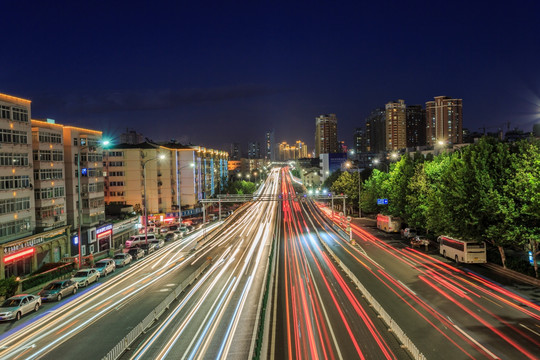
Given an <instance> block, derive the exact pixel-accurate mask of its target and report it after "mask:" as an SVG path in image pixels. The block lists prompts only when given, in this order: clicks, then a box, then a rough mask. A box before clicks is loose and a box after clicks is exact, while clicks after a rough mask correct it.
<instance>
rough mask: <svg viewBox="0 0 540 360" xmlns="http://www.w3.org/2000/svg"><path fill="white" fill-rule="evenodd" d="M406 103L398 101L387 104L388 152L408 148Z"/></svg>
mask: <svg viewBox="0 0 540 360" xmlns="http://www.w3.org/2000/svg"><path fill="white" fill-rule="evenodd" d="M405 109H406V105H405V101H403V100H398V101H394V102H389V103H388V104H386V150H387V151H391V150H399V149H404V148H406V147H407V133H406V131H407V128H406V126H405V124H406V113H405Z"/></svg>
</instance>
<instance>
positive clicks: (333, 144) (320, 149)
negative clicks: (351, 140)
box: [315, 114, 339, 157]
mask: <svg viewBox="0 0 540 360" xmlns="http://www.w3.org/2000/svg"><path fill="white" fill-rule="evenodd" d="M337 152H339V148H338V139H337V117H336V115H335V114H328V115H320V116H318V117H317V118H316V119H315V157H319V155H320V154H330V153H337Z"/></svg>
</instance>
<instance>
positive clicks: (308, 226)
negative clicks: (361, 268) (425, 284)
mask: <svg viewBox="0 0 540 360" xmlns="http://www.w3.org/2000/svg"><path fill="white" fill-rule="evenodd" d="M281 192H282V197H283V205H282V206H283V208H282V209H283V212H282V214H283V215H282V228H283V231H282V233H283V236H282V237H281V253H280V268H279V280H278V281H279V284H280V285H279V287H278V289H279V290H278V294H277V296H276V307H277V312H276V313H275V314H276V318H277V319H276V325H277V326H276V328H275V332H276V333H275V334H274V335H273V338H274V337H275V342H274V343H273V351H272V353H271V355H270V358H275V359H319V358H321V359H322V358H325V359H407V358H410V356H409V354H408V353H407V352H406V351H405V350H403V349H402V348H401V347H400V344H399V342H398V341H397V339H396V338H395V337H394V336H393V334H392V333H390V332H388V329H387V327H386V326H385V325H384V323H383V322H382V321H381V320H380V319H379V318H378V317H377V314H376V313H375V312H374V311H373V310H372V309H371V308H370V306H369V304H368V303H367V302H366V301H365V300H364V299H363V298H362V294H361V293H360V292H359V291H358V290H357V289H356V288H355V287H354V286H352V285H351V282H350V281H349V279H348V278H347V277H346V276H345V275H344V273H343V272H342V271H341V270H340V269H339V268H338V266H337V265H336V264H335V263H334V262H333V261H332V260H331V257H330V256H329V254H328V253H327V252H326V251H325V250H324V248H323V246H322V244H321V242H322V241H326V240H325V239H327V238H337V234H336V233H335V232H333V231H328V229H326V228H325V226H324V225H325V224H324V221H325V220H324V219H323V217H322V216H321V214H320V213H319V212H318V211H312V210H310V204H309V202H307V201H304V200H303V199H300V200H299V199H298V198H297V197H296V193H295V190H294V188H293V186H292V181H291V177H290V174H289V172H288V171H287V170H284V171H283V172H282V188H281ZM334 241H339V240H337V239H336V240H334Z"/></svg>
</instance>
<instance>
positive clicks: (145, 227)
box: [143, 154, 165, 244]
mask: <svg viewBox="0 0 540 360" xmlns="http://www.w3.org/2000/svg"><path fill="white" fill-rule="evenodd" d="M164 157H165V155H163V154H162V155H159V157H157V158H152V159H148V160H146V161H144V162H143V185H144V241H145V243H146V244H148V211H147V207H148V203H147V196H146V194H147V193H146V164H148V163H149V162H150V161H152V160H158V159H163V158H164Z"/></svg>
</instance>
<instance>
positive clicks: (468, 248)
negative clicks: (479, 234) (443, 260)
mask: <svg viewBox="0 0 540 360" xmlns="http://www.w3.org/2000/svg"><path fill="white" fill-rule="evenodd" d="M438 241H439V252H440V254H441V255H442V256H444V257H447V258H450V259H452V260H454V261H455V262H457V263H467V264H474V263H481V264H484V263H486V262H487V258H486V243H485V242H483V241H470V240H459V239H453V238H451V237H448V236H439V239H438Z"/></svg>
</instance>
